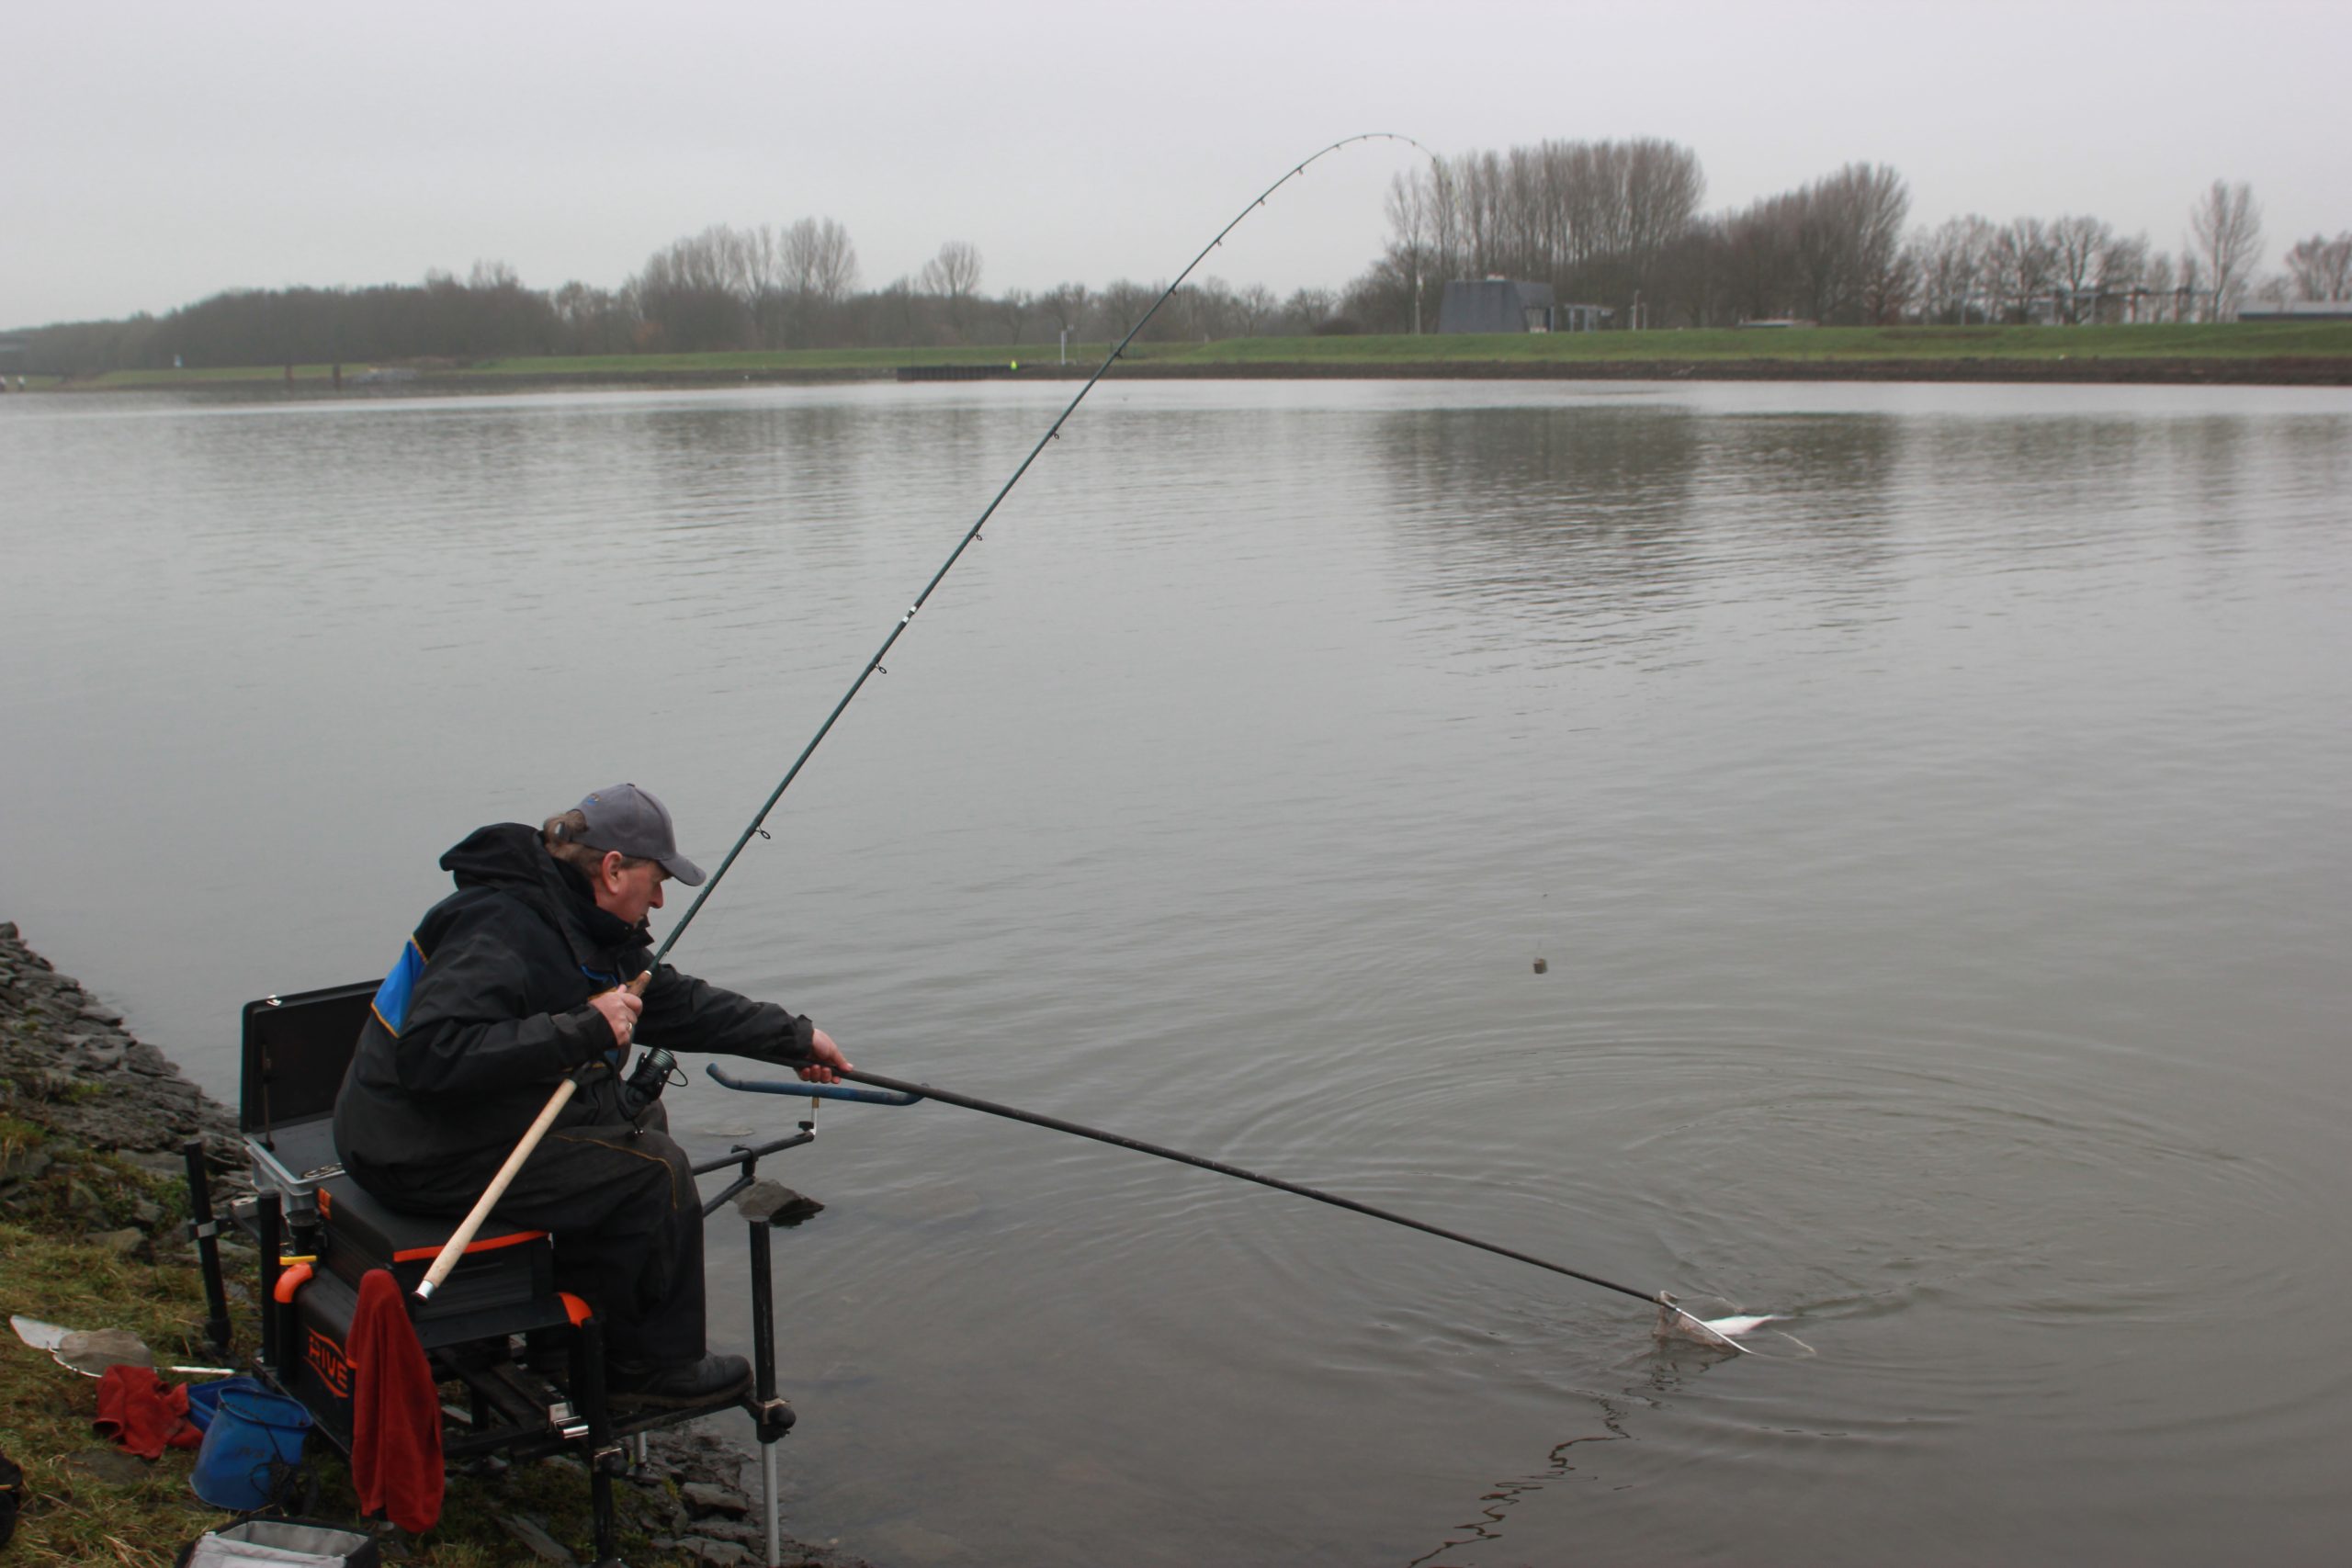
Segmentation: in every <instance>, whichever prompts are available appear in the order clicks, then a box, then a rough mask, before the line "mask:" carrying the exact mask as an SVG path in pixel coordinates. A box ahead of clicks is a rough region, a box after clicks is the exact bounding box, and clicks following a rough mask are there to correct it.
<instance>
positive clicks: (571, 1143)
mask: <svg viewBox="0 0 2352 1568" xmlns="http://www.w3.org/2000/svg"><path fill="white" fill-rule="evenodd" d="M641 1122H642V1124H641V1125H632V1124H631V1123H629V1122H625V1121H618V1120H599V1121H594V1122H584V1123H578V1124H566V1125H563V1126H559V1127H556V1128H553V1129H551V1130H549V1132H548V1134H547V1136H545V1137H544V1138H541V1139H540V1140H539V1145H538V1147H537V1148H535V1149H533V1150H532V1151H531V1156H530V1158H528V1159H526V1160H525V1161H524V1162H523V1168H522V1169H521V1170H519V1171H517V1172H515V1180H514V1182H513V1184H512V1185H510V1186H509V1187H508V1188H507V1189H506V1191H505V1193H504V1195H503V1196H502V1197H501V1198H500V1199H499V1200H498V1209H497V1211H496V1213H497V1218H498V1222H499V1223H500V1224H508V1225H519V1226H522V1227H524V1228H525V1229H528V1230H543V1231H548V1232H549V1233H551V1234H552V1235H554V1237H555V1272H556V1284H557V1286H558V1288H560V1289H562V1290H566V1291H570V1292H572V1293H573V1294H574V1295H577V1296H579V1297H580V1298H581V1299H582V1300H583V1301H585V1302H586V1303H588V1304H589V1305H590V1306H591V1307H592V1308H594V1310H595V1313H596V1315H597V1317H598V1318H599V1319H600V1320H602V1322H603V1324H604V1326H605V1355H606V1357H607V1359H610V1360H612V1361H615V1362H617V1363H623V1364H628V1365H635V1366H668V1365H672V1364H674V1363H680V1362H687V1361H695V1360H699V1359H702V1356H703V1354H704V1350H705V1348H706V1346H705V1343H704V1337H703V1277H702V1199H701V1195H700V1194H699V1193H698V1192H697V1191H696V1190H695V1178H694V1168H693V1166H692V1164H691V1163H690V1162H689V1161H688V1160H687V1158H686V1153H685V1151H684V1149H682V1148H680V1147H679V1146H678V1145H677V1144H676V1142H675V1141H674V1140H673V1139H672V1138H671V1136H670V1134H669V1133H668V1132H667V1131H666V1130H665V1129H666V1127H667V1125H668V1122H667V1121H666V1119H665V1118H664V1117H663V1116H662V1108H661V1107H660V1106H658V1105H656V1106H654V1107H652V1108H651V1109H650V1110H649V1111H647V1112H646V1114H645V1116H644V1117H643V1118H642V1119H641ZM503 1159H504V1155H503V1153H501V1154H498V1155H497V1156H496V1157H495V1158H492V1160H490V1161H489V1162H488V1163H486V1164H482V1165H481V1168H478V1169H477V1168H475V1166H476V1163H477V1162H472V1161H459V1162H452V1164H451V1165H450V1166H448V1167H445V1169H446V1170H447V1178H446V1179H438V1173H436V1179H432V1180H430V1181H429V1182H420V1180H419V1179H418V1178H419V1176H420V1175H421V1174H422V1173H420V1172H419V1171H417V1170H416V1169H415V1168H409V1169H407V1170H403V1171H402V1172H401V1179H400V1180H399V1181H397V1182H384V1183H383V1185H382V1186H379V1184H378V1182H377V1181H370V1180H369V1179H368V1173H367V1172H366V1171H364V1170H357V1169H356V1170H354V1171H353V1172H352V1174H353V1175H354V1176H356V1177H357V1178H358V1179H359V1181H360V1185H362V1186H363V1187H366V1188H368V1190H370V1191H373V1192H376V1193H378V1195H379V1196H381V1197H384V1198H385V1200H386V1201H388V1202H396V1203H397V1205H398V1206H399V1207H401V1208H402V1209H406V1210H409V1211H411V1212H413V1213H429V1214H435V1215H447V1216H448V1217H450V1218H453V1219H455V1218H461V1217H463V1216H464V1214H465V1213H466V1212H467V1211H468V1210H469V1209H471V1208H472V1207H473V1205H474V1201H475V1200H476V1199H478V1198H480V1197H481V1191H482V1189H483V1188H484V1187H486V1186H488V1185H489V1184H490V1179H491V1178H492V1176H493V1175H495V1174H496V1173H497V1169H498V1166H499V1165H500V1164H501V1163H503ZM379 1180H380V1178H379ZM387 1187H389V1188H392V1189H394V1190H396V1191H397V1197H396V1198H395V1197H393V1196H392V1195H390V1193H387V1192H386V1191H385V1190H384V1189H385V1188H387Z"/></svg>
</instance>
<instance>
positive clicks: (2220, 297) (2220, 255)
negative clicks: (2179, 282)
mask: <svg viewBox="0 0 2352 1568" xmlns="http://www.w3.org/2000/svg"><path fill="white" fill-rule="evenodd" d="M2188 231H2189V233H2190V235H2191V236H2193V237H2194V238H2195V240H2196V251H2197V259H2198V261H2199V263H2200V264H2201V265H2202V266H2203V268H2204V271H2205V277H2206V286H2207V287H2208V288H2211V290H2212V298H2213V303H2212V307H2211V310H2209V311H2208V312H2207V313H2206V319H2207V320H2208V321H2225V320H2227V319H2228V318H2229V317H2231V316H2233V315H2235V314H2236V313H2237V302H2238V296H2240V295H2241V294H2243V293H2245V279H2246V273H2247V271H2248V270H2249V269H2250V268H2251V267H2252V266H2253V265H2254V260H2255V256H2256V254H2258V253H2259V252H2260V250H2261V248H2262V209H2261V208H2260V207H2258V206H2256V204H2255V199H2254V187H2253V186H2250V185H2248V184H2246V183H2245V181H2244V180H2240V181H2238V182H2237V183H2236V184H2235V185H2232V184H2231V183H2230V182H2229V181H2227V180H2215V181H2214V182H2213V184H2212V186H2211V188H2210V189H2208V190H2207V191H2206V192H2205V194H2204V195H2203V196H2201V197H2198V198H2197V204H2196V205H2195V206H2193V207H2191V208H2190V209H2188Z"/></svg>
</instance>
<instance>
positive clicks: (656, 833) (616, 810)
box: [580, 784, 702, 887]
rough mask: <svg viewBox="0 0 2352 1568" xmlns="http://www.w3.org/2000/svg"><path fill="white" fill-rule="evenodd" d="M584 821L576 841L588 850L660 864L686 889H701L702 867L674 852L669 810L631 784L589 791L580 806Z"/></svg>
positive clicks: (673, 836) (646, 792)
mask: <svg viewBox="0 0 2352 1568" xmlns="http://www.w3.org/2000/svg"><path fill="white" fill-rule="evenodd" d="M580 815H582V817H585V818H588V826H587V829H585V830H584V831H583V832H582V833H581V835H580V842H582V843H583V844H585V845H587V846H588V847H589V848H590V849H592V850H618V851H620V852H621V853H623V854H625V855H628V856H630V857H632V858H633V859H637V860H650V861H660V862H661V863H662V870H664V871H666V872H668V873H669V874H671V875H673V876H674V877H676V878H677V879H678V880H679V881H681V882H683V883H684V884H685V885H686V886H689V887H699V886H702V867H700V866H698V865H696V864H695V863H694V862H692V861H690V860H688V859H687V858H686V857H685V856H684V855H682V854H680V853H679V852H678V836H677V834H676V832H675V831H673V829H672V828H671V826H670V808H669V807H666V806H664V805H662V803H661V801H659V800H657V799H655V798H654V796H653V793H652V791H650V790H642V789H639V788H638V787H637V786H636V785H635V784H615V785H613V786H612V787H611V788H610V789H600V790H593V791H591V792H590V793H589V795H588V797H587V798H586V799H584V800H582V802H581V803H580Z"/></svg>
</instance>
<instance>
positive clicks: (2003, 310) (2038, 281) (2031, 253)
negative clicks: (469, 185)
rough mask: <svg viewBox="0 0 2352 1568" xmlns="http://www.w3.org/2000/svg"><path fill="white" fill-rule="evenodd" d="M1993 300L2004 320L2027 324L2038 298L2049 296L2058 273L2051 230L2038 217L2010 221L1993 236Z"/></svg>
mask: <svg viewBox="0 0 2352 1568" xmlns="http://www.w3.org/2000/svg"><path fill="white" fill-rule="evenodd" d="M1992 264H1993V265H1992V285H1993V299H1994V301H1995V303H1996V306H1997V307H1998V309H1999V313H2000V315H2001V316H2002V318H2003V319H2004V320H2007V321H2024V320H2025V319H2026V317H2027V312H2028V310H2030V307H2031V305H2032V302H2033V301H2034V300H2036V299H2041V298H2043V297H2044V296H2046V295H2047V294H2049V292H2050V284H2051V279H2052V276H2055V274H2056V270H2057V263H2056V259H2055V253H2054V252H2053V251H2052V247H2051V244H2050V227H2049V225H2048V224H2046V223H2044V222H2042V220H2041V219H2039V218H2016V219H2011V220H2009V222H2008V223H2007V226H2005V227H2004V228H2003V229H2002V230H2001V231H2000V233H1998V234H1997V235H1996V236H1995V237H1994V241H1993V255H1992Z"/></svg>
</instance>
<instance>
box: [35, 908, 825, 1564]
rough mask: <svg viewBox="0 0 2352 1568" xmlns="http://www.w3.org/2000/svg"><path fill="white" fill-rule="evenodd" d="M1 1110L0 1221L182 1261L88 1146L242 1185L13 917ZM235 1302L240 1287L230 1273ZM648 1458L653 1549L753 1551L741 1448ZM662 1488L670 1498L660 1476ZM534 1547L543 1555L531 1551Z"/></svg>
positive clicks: (225, 1185) (164, 1173)
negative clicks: (26, 1132) (199, 1157)
mask: <svg viewBox="0 0 2352 1568" xmlns="http://www.w3.org/2000/svg"><path fill="white" fill-rule="evenodd" d="M0 1115H5V1116H9V1117H14V1118H15V1119H17V1121H20V1122H28V1123H30V1124H32V1125H34V1126H37V1127H39V1128H40V1130H41V1133H42V1136H41V1138H40V1141H38V1142H37V1143H27V1144H25V1145H24V1146H19V1143H20V1141H19V1140H13V1139H12V1140H7V1141H5V1142H0V1218H6V1219H11V1220H17V1221H19V1222H20V1223H23V1224H28V1225H37V1226H41V1227H45V1228H47V1229H51V1230H57V1231H62V1233H63V1234H66V1235H84V1236H85V1237H87V1238H88V1239H90V1240H93V1241H96V1242H98V1243H100V1244H102V1245H105V1246H107V1247H114V1248H116V1249H118V1250H119V1251H122V1252H124V1253H126V1254H130V1255H134V1256H137V1257H140V1258H155V1257H157V1256H158V1255H159V1254H162V1255H165V1256H166V1257H184V1256H188V1255H189V1254H190V1249H189V1248H188V1247H187V1245H186V1241H185V1236H186V1232H185V1230H184V1229H183V1227H182V1225H181V1224H180V1221H179V1216H178V1215H177V1214H176V1213H169V1212H167V1210H166V1207H165V1205H164V1204H163V1203H161V1202H158V1201H156V1198H155V1196H153V1194H151V1193H148V1192H143V1191H140V1190H137V1188H136V1185H135V1184H131V1183H126V1182H125V1181H124V1180H123V1179H122V1178H121V1176H120V1173H119V1171H118V1170H116V1169H114V1168H110V1167H109V1166H107V1164H106V1163H104V1161H103V1160H102V1159H101V1158H100V1157H99V1156H103V1155H109V1154H110V1155H113V1156H117V1157H118V1158H119V1159H120V1160H122V1161H123V1162H125V1163H126V1164H129V1165H131V1166H134V1167H136V1168H139V1169H141V1170H143V1171H147V1172H150V1173H152V1174H153V1175H155V1176H158V1177H163V1178H166V1179H172V1180H179V1179H183V1178H184V1177H185V1175H186V1172H187V1162H186V1160H185V1157H184V1156H183V1155H182V1153H181V1150H182V1148H183V1147H184V1146H185V1145H186V1144H187V1141H188V1140H189V1139H191V1138H201V1139H203V1140H204V1149H205V1161H206V1165H207V1167H208V1168H209V1172H210V1179H211V1184H212V1201H213V1203H214V1205H215V1206H216V1208H219V1209H220V1210H221V1211H223V1212H225V1211H226V1209H227V1206H228V1204H229V1202H230V1201H231V1200H232V1198H234V1197H237V1196H240V1195H242V1194H243V1193H246V1192H249V1191H251V1190H252V1187H251V1183H250V1180H249V1168H248V1165H247V1162H246V1157H245V1150H244V1144H243V1139H242V1138H241V1137H240V1135H239V1134H238V1132H237V1119H236V1116H235V1115H234V1114H233V1113H232V1111H230V1110H229V1109H228V1108H227V1107H226V1106H224V1105H222V1104H220V1102H219V1101H218V1100H213V1099H212V1098H211V1097H210V1096H209V1095H207V1094H206V1093H205V1092H204V1091H203V1090H202V1089H198V1087H197V1086H196V1085H194V1084H192V1083H190V1082H188V1081H187V1079H186V1078H184V1077H181V1076H180V1071H179V1068H178V1067H176V1066H174V1065H173V1063H172V1061H171V1059H170V1058H169V1057H167V1056H165V1055H164V1054H163V1053H162V1052H161V1051H158V1050H157V1049H155V1047H153V1045H150V1044H148V1043H146V1042H144V1041H142V1040H140V1039H138V1038H136V1037H135V1036H133V1035H132V1034H131V1033H130V1031H129V1030H127V1029H125V1028H124V1027H123V1025H122V1015H121V1014H120V1013H119V1012H117V1011H116V1010H114V1009H112V1008H110V1007H108V1006H107V1005H106V1004H105V1003H104V1002H102V1001H100V1000H99V999H98V998H96V997H94V996H92V995H91V994H90V993H89V992H88V991H85V990H84V989H83V988H82V987H81V984H80V983H79V982H78V981H75V980H74V979H73V978H71V977H70V976H64V975H60V974H59V973H57V970H56V968H55V966H54V965H52V964H51V963H50V962H49V960H48V959H46V958H43V957H42V956H41V955H40V953H35V952H34V951H32V949H30V948H28V947H27V946H26V945H25V943H24V939H23V937H22V935H21V934H20V933H19V932H18V931H17V926H16V924H15V922H14V921H8V920H0ZM234 1258H243V1259H246V1260H250V1258H251V1254H250V1253H249V1252H247V1251H245V1249H243V1247H238V1248H237V1249H236V1251H235V1253H234V1254H232V1278H231V1280H230V1281H229V1284H230V1295H231V1299H232V1303H234V1305H235V1307H236V1309H237V1310H239V1311H243V1310H248V1309H247V1306H246V1303H250V1301H251V1294H250V1292H249V1291H248V1289H247V1288H246V1287H245V1285H244V1282H243V1280H239V1279H237V1278H235V1277H234V1275H235V1273H236V1269H235V1267H234V1261H233V1259H234ZM647 1446H648V1450H649V1452H648V1458H649V1461H650V1462H649V1464H648V1465H647V1467H646V1469H645V1470H644V1471H643V1472H639V1474H638V1475H636V1476H633V1477H632V1478H631V1479H632V1481H633V1482H634V1485H633V1486H631V1487H630V1488H628V1493H629V1494H634V1498H633V1499H630V1498H629V1497H628V1494H625V1500H624V1502H623V1505H622V1506H623V1508H624V1510H625V1512H628V1513H630V1514H634V1515H635V1516H636V1517H637V1520H638V1523H639V1526H640V1527H641V1528H643V1529H645V1530H646V1531H647V1533H648V1534H649V1535H650V1536H652V1537H653V1539H654V1544H655V1545H656V1547H657V1548H658V1549H660V1550H664V1551H676V1552H678V1553H680V1554H682V1555H684V1556H685V1557H686V1558H688V1559H689V1560H691V1561H695V1562H704V1563H709V1564H714V1565H721V1564H735V1563H751V1562H759V1561H760V1558H761V1555H762V1553H761V1551H760V1547H761V1545H762V1544H763V1541H762V1539H761V1530H760V1528H759V1525H758V1523H757V1519H756V1507H755V1505H754V1504H753V1502H752V1498H751V1497H750V1496H748V1495H746V1493H745V1490H744V1488H743V1486H742V1481H743V1479H744V1474H745V1470H746V1466H747V1464H748V1463H749V1461H748V1460H747V1458H746V1456H745V1454H744V1452H743V1450H741V1448H739V1447H737V1446H735V1445H732V1444H730V1443H729V1442H727V1441H726V1440H725V1439H724V1438H719V1437H718V1436H716V1435H714V1434H712V1433H709V1432H702V1431H695V1430H692V1429H681V1428H671V1429H668V1430H663V1431H658V1432H654V1433H652V1434H650V1438H649V1439H648V1445H647ZM671 1483H675V1490H674V1493H673V1489H672V1485H671ZM501 1522H502V1523H503V1524H504V1525H506V1528H507V1529H508V1531H509V1533H510V1534H512V1535H513V1536H514V1537H515V1540H517V1541H518V1542H521V1543H523V1544H524V1545H525V1546H527V1547H529V1548H530V1551H531V1553H532V1555H533V1556H534V1557H537V1558H542V1559H544V1560H546V1561H548V1562H570V1561H571V1560H572V1559H571V1554H570V1553H569V1552H568V1551H565V1550H564V1549H563V1548H562V1547H560V1546H558V1545H556V1544H555V1543H554V1542H553V1541H552V1540H548V1539H547V1538H546V1535H545V1532H544V1531H543V1530H541V1529H538V1527H537V1521H535V1520H532V1519H530V1518H529V1517H527V1516H515V1517H513V1518H511V1519H510V1518H502V1520H501ZM543 1548H544V1550H543ZM786 1561H787V1562H797V1563H813V1564H820V1565H824V1568H865V1565H864V1564H863V1563H860V1562H857V1560H855V1559H854V1558H850V1557H846V1556H843V1555H841V1554H839V1553H837V1552H832V1551H826V1550H824V1549H822V1548H820V1547H812V1546H808V1545H804V1544H802V1543H798V1542H793V1543H789V1544H788V1545H787V1548H786Z"/></svg>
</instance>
